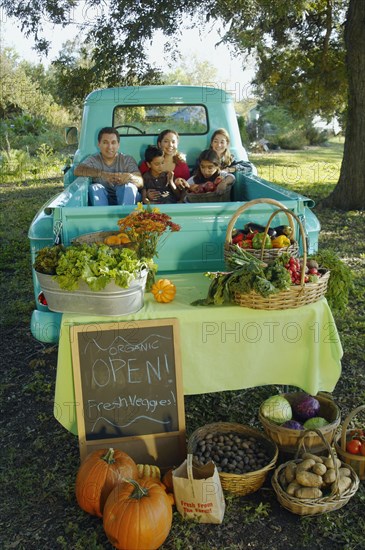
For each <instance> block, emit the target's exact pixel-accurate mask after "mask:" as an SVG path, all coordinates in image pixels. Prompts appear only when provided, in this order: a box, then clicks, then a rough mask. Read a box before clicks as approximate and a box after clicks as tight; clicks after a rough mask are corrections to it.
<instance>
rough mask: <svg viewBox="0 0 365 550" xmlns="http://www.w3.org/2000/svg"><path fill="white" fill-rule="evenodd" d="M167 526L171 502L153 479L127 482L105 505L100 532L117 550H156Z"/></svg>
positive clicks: (167, 530) (165, 534)
mask: <svg viewBox="0 0 365 550" xmlns="http://www.w3.org/2000/svg"><path fill="white" fill-rule="evenodd" d="M171 524H172V506H171V498H169V497H168V495H167V494H166V492H165V491H164V490H163V489H162V487H161V486H160V484H159V483H156V482H155V481H153V479H141V480H139V481H138V482H137V481H135V480H133V479H128V480H126V482H125V483H122V484H120V485H118V487H115V488H114V489H113V491H112V492H111V493H110V495H109V496H108V499H107V501H106V503H105V507H104V514H103V525H104V531H105V533H106V536H107V537H108V539H109V541H110V542H111V544H112V545H113V546H115V548H118V550H157V548H159V547H160V546H161V545H162V544H163V543H164V541H165V540H166V538H167V536H168V534H169V532H170V529H171Z"/></svg>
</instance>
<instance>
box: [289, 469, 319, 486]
mask: <svg viewBox="0 0 365 550" xmlns="http://www.w3.org/2000/svg"><path fill="white" fill-rule="evenodd" d="M295 479H296V481H297V482H298V483H299V484H300V485H304V487H321V486H322V485H323V479H322V478H321V476H318V475H317V474H312V472H306V471H302V472H297V473H296V476H295Z"/></svg>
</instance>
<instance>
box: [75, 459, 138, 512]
mask: <svg viewBox="0 0 365 550" xmlns="http://www.w3.org/2000/svg"><path fill="white" fill-rule="evenodd" d="M137 475H138V472H137V465H136V463H135V462H134V460H133V459H132V458H131V457H130V456H129V455H127V454H126V453H124V452H123V451H119V450H117V449H115V450H114V449H109V450H108V449H101V450H98V451H94V452H92V453H91V454H89V455H88V456H87V457H86V459H85V460H84V461H83V463H82V464H81V466H80V468H79V470H78V472H77V477H76V488H75V491H76V499H77V502H78V504H79V506H80V508H82V509H83V510H84V511H85V512H88V513H89V514H92V515H94V516H99V517H102V515H103V508H104V504H105V502H106V499H107V498H108V496H109V493H110V491H111V490H112V489H114V487H115V486H116V485H117V484H118V483H121V481H122V480H123V479H124V478H133V479H136V478H137Z"/></svg>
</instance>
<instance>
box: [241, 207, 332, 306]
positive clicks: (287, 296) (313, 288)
mask: <svg viewBox="0 0 365 550" xmlns="http://www.w3.org/2000/svg"><path fill="white" fill-rule="evenodd" d="M283 211H285V213H286V214H287V215H288V216H291V217H293V218H294V219H295V220H296V222H297V224H298V226H299V230H300V236H301V239H302V243H303V257H302V262H301V277H300V284H298V285H294V284H293V285H291V286H290V288H289V289H288V290H281V291H280V292H276V293H275V294H270V295H269V296H266V297H264V296H261V294H259V293H257V292H256V291H254V290H252V291H251V292H248V293H246V294H242V293H240V292H234V293H233V296H232V298H233V301H234V302H235V303H236V304H238V305H239V306H242V307H249V308H251V309H275V310H280V309H290V308H297V307H301V306H305V305H307V304H311V303H313V302H317V301H318V300H319V299H320V298H322V296H324V294H325V293H326V290H327V285H328V280H329V276H330V272H329V271H327V270H319V272H320V273H321V277H320V278H319V281H318V282H317V283H305V282H304V277H305V268H306V264H307V245H306V239H305V233H304V229H303V225H302V223H301V221H300V219H299V218H298V216H297V215H296V214H294V212H291V211H290V210H287V209H286V208H285V207H280V208H279V209H278V210H275V212H273V213H272V214H271V216H270V218H269V221H268V222H267V225H266V228H265V234H267V231H268V228H269V227H270V224H271V221H272V220H273V218H274V217H275V216H276V215H277V214H279V213H280V212H283Z"/></svg>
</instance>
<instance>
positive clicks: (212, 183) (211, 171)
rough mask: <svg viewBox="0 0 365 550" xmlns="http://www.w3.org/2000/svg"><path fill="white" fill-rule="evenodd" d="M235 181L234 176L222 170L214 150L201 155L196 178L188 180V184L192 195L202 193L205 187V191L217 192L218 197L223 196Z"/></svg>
mask: <svg viewBox="0 0 365 550" xmlns="http://www.w3.org/2000/svg"><path fill="white" fill-rule="evenodd" d="M234 181H235V177H234V176H233V174H229V173H228V172H227V171H225V170H221V168H220V159H219V156H218V155H217V153H216V152H215V151H213V149H206V150H205V151H203V152H202V153H200V155H199V159H198V168H197V170H196V172H195V174H194V176H192V177H191V178H189V179H188V184H189V191H190V192H192V193H201V192H202V187H203V185H204V187H205V191H215V192H216V193H217V194H218V195H223V193H224V192H225V190H226V189H227V187H228V186H229V185H232V184H233V183H234ZM189 191H188V192H189Z"/></svg>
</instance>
